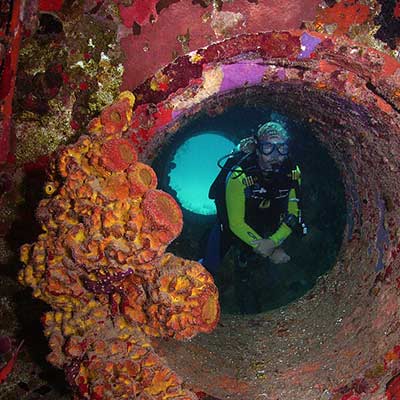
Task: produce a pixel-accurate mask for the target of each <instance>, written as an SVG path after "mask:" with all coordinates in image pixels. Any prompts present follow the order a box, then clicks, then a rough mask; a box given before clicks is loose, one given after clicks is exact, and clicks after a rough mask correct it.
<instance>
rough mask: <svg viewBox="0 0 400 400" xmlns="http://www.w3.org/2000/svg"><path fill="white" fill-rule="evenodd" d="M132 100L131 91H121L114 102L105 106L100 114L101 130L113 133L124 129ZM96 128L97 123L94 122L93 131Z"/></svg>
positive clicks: (130, 111)
mask: <svg viewBox="0 0 400 400" xmlns="http://www.w3.org/2000/svg"><path fill="white" fill-rule="evenodd" d="M128 93H129V94H128ZM134 102H135V97H134V96H133V94H132V93H130V92H123V93H121V95H120V96H119V97H118V100H117V101H116V102H115V103H113V104H111V105H110V106H108V107H106V108H105V109H104V110H103V111H102V112H101V114H100V122H101V125H102V127H103V132H104V133H106V134H115V133H120V132H122V131H124V130H126V129H127V128H128V125H129V122H130V120H131V117H132V106H133V104H134ZM96 125H97V126H96ZM96 128H97V129H96ZM97 130H98V123H97V122H96V123H95V124H94V126H93V131H97Z"/></svg>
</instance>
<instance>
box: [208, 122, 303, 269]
mask: <svg viewBox="0 0 400 400" xmlns="http://www.w3.org/2000/svg"><path fill="white" fill-rule="evenodd" d="M227 157H228V159H227V161H226V163H225V165H224V166H221V164H220V162H221V160H222V159H221V160H219V162H218V165H219V166H220V167H221V168H222V169H221V171H220V173H219V175H218V176H217V178H216V179H215V181H214V182H213V184H212V185H211V187H210V191H209V198H210V199H214V200H215V202H216V206H217V217H218V223H217V224H216V225H215V226H214V228H213V229H212V231H211V234H210V236H209V238H208V243H207V250H206V255H205V257H204V259H203V260H201V262H202V264H203V265H204V267H205V268H206V269H207V270H208V271H209V272H211V273H212V274H213V275H214V276H215V275H216V272H217V270H218V267H219V265H220V264H221V261H222V259H223V257H224V256H225V254H226V253H227V251H228V250H229V248H230V247H231V246H232V245H234V246H235V247H236V248H237V249H238V250H239V251H238V252H236V254H237V259H236V262H235V263H236V264H238V265H239V266H241V267H243V266H246V265H247V261H248V260H250V259H251V258H252V255H254V253H256V254H257V255H259V256H261V257H264V258H267V257H268V258H269V260H270V261H271V262H272V263H274V264H280V263H286V262H288V261H289V260H290V256H289V255H288V254H287V253H286V252H285V250H284V249H283V248H282V246H281V245H282V243H283V242H284V241H285V239H286V238H287V237H288V236H289V235H290V234H291V233H292V231H293V230H294V229H295V228H296V227H297V226H298V225H299V223H300V225H301V211H300V207H299V191H300V183H301V176H300V175H301V174H300V169H299V167H298V166H297V165H295V164H293V163H292V161H291V159H290V157H289V135H288V132H287V131H286V129H285V128H284V127H283V126H282V125H281V124H279V123H277V122H267V123H265V124H264V125H262V126H261V127H260V128H259V129H258V132H257V134H256V135H255V136H253V137H249V138H246V139H243V140H242V141H241V142H240V143H239V145H238V146H237V151H234V152H232V153H231V154H230V155H229V156H225V157H223V159H224V158H227ZM302 226H303V229H304V230H305V229H306V228H305V225H304V224H302ZM304 233H305V232H304Z"/></svg>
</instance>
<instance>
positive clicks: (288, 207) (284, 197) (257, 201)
mask: <svg viewBox="0 0 400 400" xmlns="http://www.w3.org/2000/svg"><path fill="white" fill-rule="evenodd" d="M300 183H301V176H300V169H299V167H298V166H294V168H293V167H292V163H291V162H290V161H289V160H287V161H286V162H285V163H284V164H283V165H282V166H281V167H280V168H279V170H277V171H273V172H271V173H270V174H269V175H267V176H264V175H263V174H262V173H261V171H259V170H258V169H253V170H251V169H247V170H246V168H245V167H242V166H235V167H234V168H232V171H231V172H230V173H229V174H228V175H227V177H226V186H225V187H226V189H225V203H226V215H227V225H228V228H229V230H230V231H231V232H232V233H233V234H234V235H235V236H236V237H237V238H239V239H240V240H241V241H242V242H244V243H246V244H247V245H249V246H251V247H255V245H253V244H252V241H254V240H257V239H262V238H263V237H266V236H265V235H266V234H268V237H269V239H271V240H272V241H274V242H275V243H276V244H277V245H279V244H281V243H282V242H283V241H284V240H285V239H286V238H287V237H288V236H289V235H290V234H291V233H292V229H293V227H294V225H295V223H296V222H297V221H298V217H299V212H300V210H299V199H298V197H297V196H298V191H299V186H300Z"/></svg>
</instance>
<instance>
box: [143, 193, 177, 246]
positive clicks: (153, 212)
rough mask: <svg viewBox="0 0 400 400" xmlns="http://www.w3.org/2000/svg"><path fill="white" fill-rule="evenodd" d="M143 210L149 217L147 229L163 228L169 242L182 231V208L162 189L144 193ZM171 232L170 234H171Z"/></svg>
mask: <svg viewBox="0 0 400 400" xmlns="http://www.w3.org/2000/svg"><path fill="white" fill-rule="evenodd" d="M142 208H143V212H144V215H145V216H146V217H147V219H148V220H147V224H146V225H147V226H146V229H147V230H156V229H159V230H163V231H164V232H165V233H166V235H165V236H161V237H165V240H167V242H170V241H171V240H173V239H175V238H176V237H177V236H178V235H179V234H180V233H181V231H182V227H183V222H182V210H181V209H180V207H179V205H178V203H177V202H176V201H175V200H174V198H173V197H172V196H171V195H169V194H168V193H165V192H163V191H161V190H149V191H147V192H146V193H145V195H144V200H143V205H142ZM169 234H170V235H169Z"/></svg>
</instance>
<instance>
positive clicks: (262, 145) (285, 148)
mask: <svg viewBox="0 0 400 400" xmlns="http://www.w3.org/2000/svg"><path fill="white" fill-rule="evenodd" d="M257 150H258V151H259V152H260V153H261V154H264V155H265V156H269V155H271V154H272V153H273V152H274V151H277V152H278V153H279V154H280V155H281V156H287V155H288V154H289V145H288V143H287V142H286V141H285V142H276V143H274V142H271V141H257Z"/></svg>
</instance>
